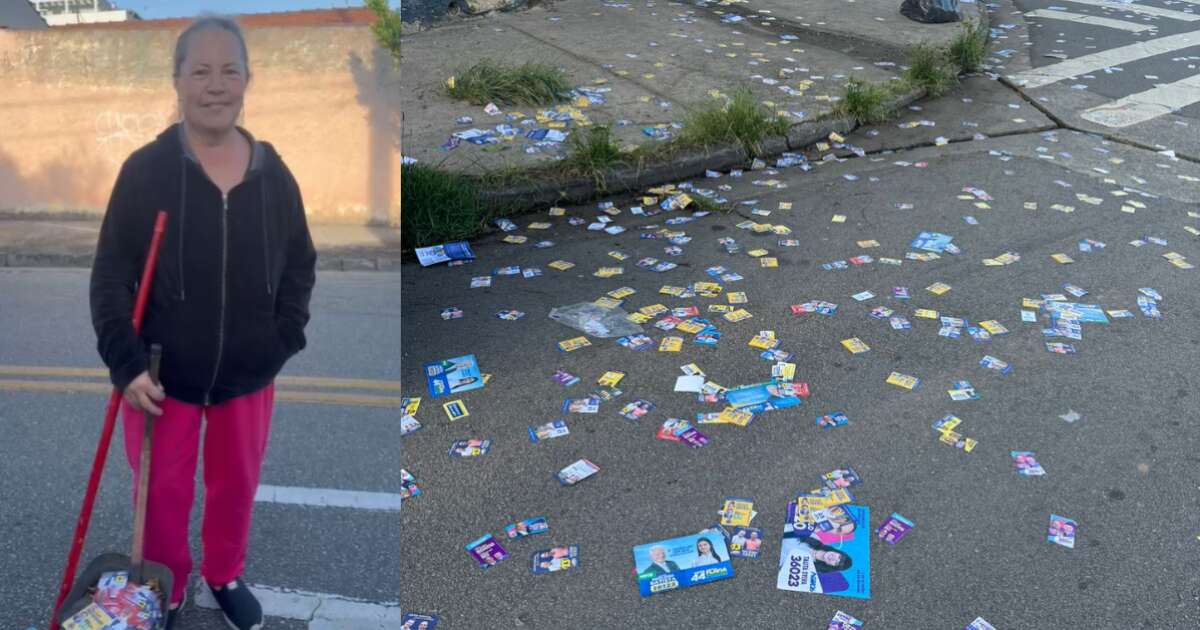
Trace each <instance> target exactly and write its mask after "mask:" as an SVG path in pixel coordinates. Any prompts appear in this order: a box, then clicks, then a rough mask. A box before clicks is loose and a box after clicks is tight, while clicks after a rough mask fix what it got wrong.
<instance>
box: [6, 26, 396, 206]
mask: <svg viewBox="0 0 1200 630" xmlns="http://www.w3.org/2000/svg"><path fill="white" fill-rule="evenodd" d="M261 21H262V20H259V22H261ZM244 26H245V30H246V39H247V45H248V47H249V51H250V71H251V74H252V78H251V82H250V87H249V91H248V92H247V95H246V110H245V113H244V120H243V121H242V124H243V125H244V126H245V127H246V128H247V129H248V130H249V131H250V132H251V133H253V134H254V135H255V137H257V138H259V139H262V140H266V141H269V142H271V143H272V144H274V145H275V147H276V149H278V151H279V153H280V154H281V155H282V156H283V159H284V161H286V162H287V164H288V167H289V168H290V169H291V170H292V172H293V173H294V174H295V176H296V179H297V180H298V181H299V183H300V189H301V192H302V194H303V195H304V201H305V205H306V207H307V209H308V213H309V216H310V219H311V220H313V221H315V222H343V223H377V224H380V223H393V224H396V223H398V221H399V212H400V210H399V204H400V180H399V170H400V169H399V166H400V160H399V150H398V140H397V135H398V131H397V130H398V129H399V124H398V117H399V114H398V111H399V105H398V103H399V98H398V90H399V73H398V71H395V70H393V64H392V61H391V59H390V57H389V56H388V55H387V54H386V53H385V52H383V51H382V50H381V49H379V48H378V47H377V46H376V45H375V44H374V39H373V36H372V34H371V31H370V27H369V25H367V24H344V25H332V26H331V25H287V24H285V25H255V24H253V23H244ZM180 30H182V26H181V25H180V23H179V22H177V21H172V22H163V23H161V24H155V23H154V22H148V23H143V24H141V25H139V26H137V27H136V28H106V27H104V26H98V27H92V28H80V27H70V28H67V29H49V30H44V31H5V30H0V210H13V209H16V210H23V211H30V212H39V211H43V212H44V211H63V210H83V211H87V212H97V213H100V212H103V208H104V205H105V204H106V203H107V200H108V195H109V192H110V190H111V187H112V183H113V181H114V180H115V178H116V173H117V170H118V169H119V167H120V165H121V162H122V161H124V159H125V157H126V156H128V155H129V153H130V152H132V151H133V150H134V149H136V148H138V147H139V146H141V145H142V144H144V143H146V142H148V141H149V140H151V139H153V137H154V136H155V135H157V134H158V133H159V132H160V131H162V129H164V128H165V127H166V126H167V125H169V124H171V123H172V122H173V121H174V120H175V119H176V117H177V114H176V106H175V92H174V89H173V88H172V86H171V70H172V68H171V56H172V53H173V50H174V41H175V37H176V36H177V34H178V32H179V31H180Z"/></svg>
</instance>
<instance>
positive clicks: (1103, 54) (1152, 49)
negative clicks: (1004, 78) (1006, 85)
mask: <svg viewBox="0 0 1200 630" xmlns="http://www.w3.org/2000/svg"><path fill="white" fill-rule="evenodd" d="M1191 46H1200V31H1192V32H1188V33H1180V34H1178V35H1168V36H1167V37H1159V38H1157V39H1152V40H1149V41H1144V42H1138V43H1136V44H1130V45H1128V46H1120V47H1118V48H1111V49H1109V50H1103V51H1100V52H1097V53H1093V54H1090V55H1083V56H1082V57H1075V58H1074V59H1067V60H1066V61H1061V62H1059V63H1056V64H1052V65H1049V66H1043V67H1041V68H1032V69H1030V70H1025V71H1023V72H1018V73H1016V74H1013V75H1010V76H1009V79H1010V80H1011V81H1012V82H1013V83H1015V84H1017V85H1019V86H1022V87H1025V88H1029V89H1032V88H1037V87H1042V86H1044V85H1050V84H1051V83H1057V82H1059V81H1062V80H1063V79H1069V78H1071V77H1075V76H1079V75H1081V74H1087V73H1089V72H1095V71H1096V70H1102V69H1104V68H1109V67H1112V66H1119V65H1121V64H1124V63H1129V62H1131V61H1137V60H1139V59H1145V58H1147V57H1153V56H1155V55H1163V54H1166V53H1171V52H1175V51H1177V50H1182V49H1184V48H1189V47H1191Z"/></svg>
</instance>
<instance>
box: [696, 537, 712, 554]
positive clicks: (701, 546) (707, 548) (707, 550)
mask: <svg viewBox="0 0 1200 630" xmlns="http://www.w3.org/2000/svg"><path fill="white" fill-rule="evenodd" d="M696 550H697V551H699V552H700V553H701V555H709V554H711V553H712V545H710V544H709V543H708V541H707V540H701V541H700V542H698V543H696Z"/></svg>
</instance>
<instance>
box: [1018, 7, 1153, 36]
mask: <svg viewBox="0 0 1200 630" xmlns="http://www.w3.org/2000/svg"><path fill="white" fill-rule="evenodd" d="M1025 17H1027V18H1042V19H1044V20H1067V21H1070V22H1075V23H1077V24H1090V25H1092V26H1103V27H1105V28H1115V29H1119V30H1122V31H1129V32H1130V33H1141V32H1143V31H1152V30H1154V27H1153V26H1151V25H1149V24H1139V23H1137V22H1126V21H1125V20H1113V19H1110V18H1102V17H1096V16H1094V15H1084V14H1082V13H1071V12H1070V11H1050V10H1047V9H1038V10H1036V11H1029V12H1027V13H1025Z"/></svg>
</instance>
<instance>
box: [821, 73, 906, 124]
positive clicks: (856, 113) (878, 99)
mask: <svg viewBox="0 0 1200 630" xmlns="http://www.w3.org/2000/svg"><path fill="white" fill-rule="evenodd" d="M891 97H892V90H890V89H888V88H887V87H885V86H882V85H878V84H874V83H867V82H866V81H863V80H861V79H858V78H855V77H850V81H849V82H848V83H846V94H845V96H843V97H842V100H840V101H838V104H837V107H836V108H835V111H836V112H837V113H838V114H839V115H844V116H850V117H852V118H854V119H855V120H857V121H858V122H859V123H860V124H863V125H873V124H876V123H881V122H884V121H886V120H888V119H889V118H891V117H892V113H893V112H892V108H891V107H890V106H889V105H888V102H889V100H890V99H891Z"/></svg>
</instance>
